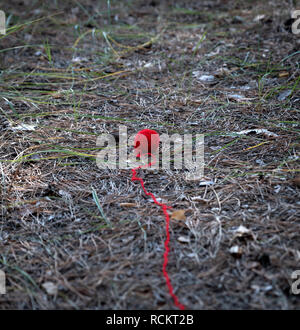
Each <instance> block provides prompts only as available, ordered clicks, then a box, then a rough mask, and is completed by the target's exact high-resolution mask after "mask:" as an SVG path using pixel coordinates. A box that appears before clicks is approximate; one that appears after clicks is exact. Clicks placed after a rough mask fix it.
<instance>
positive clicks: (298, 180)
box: [293, 176, 300, 187]
mask: <svg viewBox="0 0 300 330" xmlns="http://www.w3.org/2000/svg"><path fill="white" fill-rule="evenodd" d="M293 184H294V185H295V186H297V187H300V176H297V177H296V178H295V179H293Z"/></svg>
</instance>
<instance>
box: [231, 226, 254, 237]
mask: <svg viewBox="0 0 300 330" xmlns="http://www.w3.org/2000/svg"><path fill="white" fill-rule="evenodd" d="M237 237H238V238H241V237H250V238H253V233H252V231H251V230H250V229H248V228H246V227H245V226H243V225H240V226H239V227H238V228H237V229H236V230H234V238H237Z"/></svg>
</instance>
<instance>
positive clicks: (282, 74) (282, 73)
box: [278, 71, 290, 78]
mask: <svg viewBox="0 0 300 330" xmlns="http://www.w3.org/2000/svg"><path fill="white" fill-rule="evenodd" d="M289 75H290V74H289V73H288V72H287V71H282V72H279V74H278V77H279V78H285V77H288V76H289Z"/></svg>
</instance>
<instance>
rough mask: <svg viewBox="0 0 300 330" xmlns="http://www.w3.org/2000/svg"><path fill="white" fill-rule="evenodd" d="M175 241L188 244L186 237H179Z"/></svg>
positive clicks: (188, 240)
mask: <svg viewBox="0 0 300 330" xmlns="http://www.w3.org/2000/svg"><path fill="white" fill-rule="evenodd" d="M177 240H178V241H179V242H180V243H189V242H190V239H189V237H187V236H179V237H178V238H177Z"/></svg>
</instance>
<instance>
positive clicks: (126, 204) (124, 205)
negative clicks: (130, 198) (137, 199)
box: [120, 203, 137, 207]
mask: <svg viewBox="0 0 300 330" xmlns="http://www.w3.org/2000/svg"><path fill="white" fill-rule="evenodd" d="M120 206H123V207H137V205H136V204H135V203H120Z"/></svg>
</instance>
